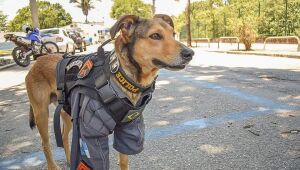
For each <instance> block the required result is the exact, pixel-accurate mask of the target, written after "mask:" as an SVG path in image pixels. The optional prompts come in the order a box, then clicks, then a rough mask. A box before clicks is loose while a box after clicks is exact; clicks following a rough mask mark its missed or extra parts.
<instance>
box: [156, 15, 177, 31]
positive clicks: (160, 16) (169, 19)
mask: <svg viewBox="0 0 300 170" xmlns="http://www.w3.org/2000/svg"><path fill="white" fill-rule="evenodd" d="M153 18H161V19H162V20H164V21H165V22H166V23H168V24H169V25H170V26H171V27H173V28H174V22H173V20H172V18H171V17H170V16H169V15H165V14H156V15H154V17H153Z"/></svg>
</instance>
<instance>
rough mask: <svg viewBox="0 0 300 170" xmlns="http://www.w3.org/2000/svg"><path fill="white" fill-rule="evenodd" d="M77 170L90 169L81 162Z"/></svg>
mask: <svg viewBox="0 0 300 170" xmlns="http://www.w3.org/2000/svg"><path fill="white" fill-rule="evenodd" d="M77 170H91V168H89V167H88V166H87V165H86V164H85V163H84V162H83V161H81V162H80V164H79V165H78V167H77Z"/></svg>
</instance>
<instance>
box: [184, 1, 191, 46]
mask: <svg viewBox="0 0 300 170" xmlns="http://www.w3.org/2000/svg"><path fill="white" fill-rule="evenodd" d="M185 15H186V28H187V46H189V47H191V46H192V38H191V37H192V36H191V0H188V1H187V6H186V14H185Z"/></svg>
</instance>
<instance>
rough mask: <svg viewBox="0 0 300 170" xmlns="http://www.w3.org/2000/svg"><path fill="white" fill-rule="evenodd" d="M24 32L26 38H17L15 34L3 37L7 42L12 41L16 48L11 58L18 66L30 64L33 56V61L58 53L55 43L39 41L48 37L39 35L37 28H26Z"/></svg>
mask: <svg viewBox="0 0 300 170" xmlns="http://www.w3.org/2000/svg"><path fill="white" fill-rule="evenodd" d="M24 31H25V32H26V33H27V35H26V37H23V36H17V35H15V34H6V35H4V38H5V39H6V40H7V41H12V42H14V43H15V44H16V46H17V47H15V48H14V49H13V51H12V56H13V59H14V61H15V62H16V63H17V64H18V65H20V66H22V67H26V66H28V65H29V64H30V56H33V59H34V60H35V59H36V58H37V57H39V56H42V55H45V54H50V53H58V52H59V48H58V46H57V44H56V43H54V42H50V41H47V42H43V41H42V40H41V38H42V37H43V36H50V35H48V34H40V31H39V29H37V28H34V29H31V28H29V27H26V28H25V30H24Z"/></svg>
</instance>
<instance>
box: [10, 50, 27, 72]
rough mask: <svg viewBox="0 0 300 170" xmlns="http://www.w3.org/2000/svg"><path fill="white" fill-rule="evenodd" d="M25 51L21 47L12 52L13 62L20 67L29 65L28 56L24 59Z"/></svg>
mask: <svg viewBox="0 0 300 170" xmlns="http://www.w3.org/2000/svg"><path fill="white" fill-rule="evenodd" d="M26 52H27V51H26V50H25V49H24V48H22V47H16V48H14V49H13V51H12V56H13V59H14V61H15V62H16V63H17V64H18V65H19V66H22V67H27V66H28V65H29V64H30V55H28V56H26V57H24V53H26Z"/></svg>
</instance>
